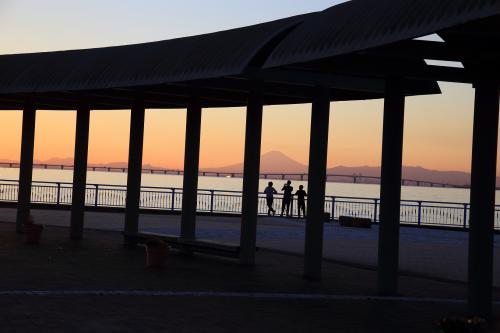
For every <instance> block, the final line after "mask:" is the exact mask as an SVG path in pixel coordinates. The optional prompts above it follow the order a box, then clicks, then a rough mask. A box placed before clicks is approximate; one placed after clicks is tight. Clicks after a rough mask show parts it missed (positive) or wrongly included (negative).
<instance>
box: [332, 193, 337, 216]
mask: <svg viewBox="0 0 500 333" xmlns="http://www.w3.org/2000/svg"><path fill="white" fill-rule="evenodd" d="M335 202H336V198H335V197H332V222H333V221H334V220H335Z"/></svg>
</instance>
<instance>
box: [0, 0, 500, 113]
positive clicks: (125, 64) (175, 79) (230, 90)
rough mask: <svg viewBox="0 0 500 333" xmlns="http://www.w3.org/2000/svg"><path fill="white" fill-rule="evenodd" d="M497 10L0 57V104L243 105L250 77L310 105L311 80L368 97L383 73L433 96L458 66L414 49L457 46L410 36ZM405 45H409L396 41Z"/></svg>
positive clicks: (297, 20)
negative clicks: (448, 66)
mask: <svg viewBox="0 0 500 333" xmlns="http://www.w3.org/2000/svg"><path fill="white" fill-rule="evenodd" d="M496 15H500V0H477V1H468V0H419V1H413V0H397V1H396V0H378V1H377V2H373V1H371V0H353V1H350V2H347V3H343V4H340V5H337V6H333V7H331V8H329V9H327V10H325V11H323V12H318V13H310V14H305V15H300V16H294V17H290V18H285V19H281V20H276V21H272V22H267V23H262V24H257V25H252V26H248V27H243V28H238V29H232V30H227V31H221V32H216V33H211V34H204V35H199V36H192V37H185V38H177V39H172V40H166V41H160V42H152V43H143V44H135V45H126V46H116V47H106V48H96V49H86V50H71V51H58V52H44V53H32V54H18V55H3V56H0V109H11V108H20V107H22V105H23V103H24V102H25V101H26V100H31V101H33V103H35V104H36V105H37V106H38V107H39V108H51V109H73V108H74V107H75V106H76V105H78V104H79V103H81V102H82V100H84V101H85V102H86V103H88V104H89V105H90V106H91V108H99V109H116V108H128V107H130V105H131V104H132V103H134V101H135V100H137V98H141V99H142V100H143V101H144V104H145V107H147V108H179V107H184V106H185V105H187V103H188V102H189V100H190V98H191V96H192V95H193V94H194V93H196V95H197V96H199V97H200V99H201V101H202V105H203V106H204V107H228V106H244V105H246V102H247V97H248V91H249V89H251V88H252V87H255V85H256V82H257V85H259V86H260V87H261V88H262V90H263V92H264V104H267V105H269V104H294V103H308V102H310V101H311V99H312V96H313V91H314V87H315V86H318V85H321V86H327V87H330V88H331V99H332V100H357V99H370V98H379V97H382V96H383V94H384V82H385V79H386V77H387V76H390V75H393V74H398V73H400V74H402V75H403V76H404V77H405V88H406V94H407V95H421V94H434V93H439V92H440V90H439V87H438V85H437V83H436V80H439V79H443V80H449V81H453V82H469V79H468V78H466V77H465V74H464V71H461V70H455V71H454V70H448V71H439V70H438V69H436V68H431V67H430V66H428V65H426V63H425V62H424V59H428V57H426V56H425V55H426V52H415V50H417V51H422V50H424V51H427V50H431V53H432V55H434V54H439V55H442V54H446V55H449V54H450V52H451V58H454V56H455V55H456V52H453V50H442V49H443V46H439V47H438V48H436V47H435V45H427V44H424V45H421V44H418V45H417V44H415V43H416V42H415V41H413V39H414V38H416V37H421V36H424V35H428V34H432V33H436V32H442V31H444V32H445V33H444V35H445V37H446V38H445V39H446V41H447V42H448V40H451V41H452V42H453V41H454V40H456V39H457V38H458V40H460V39H461V38H462V37H461V35H457V34H456V31H455V33H451V34H450V33H449V31H450V29H452V28H456V27H460V26H466V25H467V24H471V23H474V22H477V21H481V20H483V19H484V20H488V19H491V18H492V17H495V16H496ZM457 36H458V37H457ZM404 42H406V43H411V45H410V44H408V45H407V44H404V45H400V44H398V43H404ZM442 44H448V43H442ZM451 44H453V43H451ZM455 44H456V43H455ZM415 45H417V46H418V48H417V49H415V48H414V46H415ZM391 46H393V47H392V48H387V47H391ZM394 46H396V47H394ZM408 46H410V47H408ZM447 46H448V45H446V47H447ZM381 48H382V49H381ZM384 48H385V49H384ZM373 49H378V50H379V52H375V53H370V50H373ZM380 49H381V50H382V52H380ZM438 49H439V50H438ZM365 51H367V52H365ZM436 51H437V52H436ZM401 55H402V56H401ZM430 58H431V59H432V57H430ZM445 58H446V57H445ZM408 73H409V74H412V75H413V76H412V75H409V74H408ZM415 73H416V74H415ZM436 73H437V74H436ZM407 74H408V75H407Z"/></svg>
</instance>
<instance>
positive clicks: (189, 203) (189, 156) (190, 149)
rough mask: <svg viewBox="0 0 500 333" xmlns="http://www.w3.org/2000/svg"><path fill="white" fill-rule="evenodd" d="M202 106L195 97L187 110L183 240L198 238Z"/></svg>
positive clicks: (183, 189)
mask: <svg viewBox="0 0 500 333" xmlns="http://www.w3.org/2000/svg"><path fill="white" fill-rule="evenodd" d="M200 134H201V104H200V100H199V98H198V97H197V96H193V97H192V98H191V101H190V102H189V105H188V108H187V117H186V146H185V152H184V178H183V186H182V215H181V238H184V239H194V238H195V237H196V208H197V200H198V171H199V161H200Z"/></svg>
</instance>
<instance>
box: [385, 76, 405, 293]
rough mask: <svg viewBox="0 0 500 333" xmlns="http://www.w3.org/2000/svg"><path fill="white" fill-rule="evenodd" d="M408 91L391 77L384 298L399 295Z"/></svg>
mask: <svg viewBox="0 0 500 333" xmlns="http://www.w3.org/2000/svg"><path fill="white" fill-rule="evenodd" d="M404 112H405V92H404V87H403V82H402V80H400V79H397V78H389V79H388V80H387V83H386V91H385V101H384V129H383V134H382V170H381V179H380V228H379V239H378V291H379V294H381V295H395V294H397V292H398V263H399V214H400V203H401V172H402V163H403V131H404Z"/></svg>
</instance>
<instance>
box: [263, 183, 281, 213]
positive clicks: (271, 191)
mask: <svg viewBox="0 0 500 333" xmlns="http://www.w3.org/2000/svg"><path fill="white" fill-rule="evenodd" d="M267 185H268V186H267V187H266V189H265V190H264V194H265V195H266V202H267V215H269V216H271V213H272V214H273V216H274V214H275V213H276V211H275V210H274V208H273V202H274V195H275V194H278V191H276V189H275V188H274V187H273V182H269V183H268V184H267Z"/></svg>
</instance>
